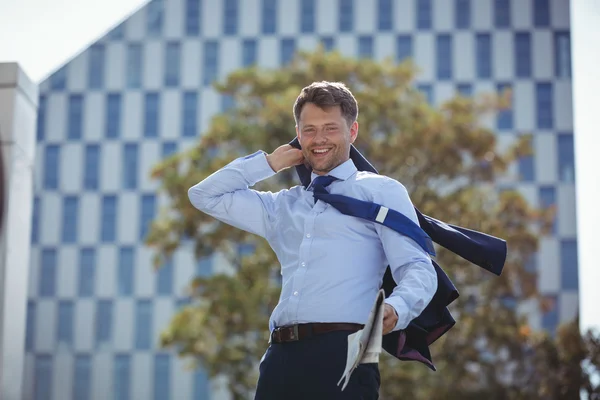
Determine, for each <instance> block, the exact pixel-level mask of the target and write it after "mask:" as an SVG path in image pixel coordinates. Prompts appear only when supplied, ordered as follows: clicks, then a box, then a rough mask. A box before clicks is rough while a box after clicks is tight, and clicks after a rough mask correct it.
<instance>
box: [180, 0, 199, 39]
mask: <svg viewBox="0 0 600 400" xmlns="http://www.w3.org/2000/svg"><path fill="white" fill-rule="evenodd" d="M201 8H202V3H201V0H186V1H185V10H186V11H185V14H184V15H185V34H186V35H187V36H198V35H200V21H201V19H200V10H201Z"/></svg>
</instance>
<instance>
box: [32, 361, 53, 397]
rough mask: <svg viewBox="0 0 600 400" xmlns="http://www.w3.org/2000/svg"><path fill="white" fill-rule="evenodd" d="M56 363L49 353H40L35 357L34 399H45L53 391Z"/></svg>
mask: <svg viewBox="0 0 600 400" xmlns="http://www.w3.org/2000/svg"><path fill="white" fill-rule="evenodd" d="M53 370H54V363H53V360H52V357H51V356H49V355H46V354H44V355H38V356H36V357H35V366H34V371H35V372H34V389H33V396H34V400H45V399H48V398H49V397H50V394H51V393H52V388H53V384H52V375H53Z"/></svg>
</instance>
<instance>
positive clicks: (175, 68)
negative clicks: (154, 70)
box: [164, 42, 181, 87]
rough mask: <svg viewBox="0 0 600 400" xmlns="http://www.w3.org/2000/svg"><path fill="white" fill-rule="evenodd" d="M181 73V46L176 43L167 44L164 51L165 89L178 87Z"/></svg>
mask: <svg viewBox="0 0 600 400" xmlns="http://www.w3.org/2000/svg"><path fill="white" fill-rule="evenodd" d="M180 71H181V46H180V45H179V43H178V42H168V43H167V49H166V51H165V76H164V84H165V86H166V87H176V86H179V75H180Z"/></svg>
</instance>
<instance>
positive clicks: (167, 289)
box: [156, 258, 173, 296]
mask: <svg viewBox="0 0 600 400" xmlns="http://www.w3.org/2000/svg"><path fill="white" fill-rule="evenodd" d="M156 293H157V294H158V295H159V296H171V295H172V294H173V259H172V258H169V259H168V260H167V262H165V264H164V265H163V266H161V267H160V268H159V269H158V272H157V276H156Z"/></svg>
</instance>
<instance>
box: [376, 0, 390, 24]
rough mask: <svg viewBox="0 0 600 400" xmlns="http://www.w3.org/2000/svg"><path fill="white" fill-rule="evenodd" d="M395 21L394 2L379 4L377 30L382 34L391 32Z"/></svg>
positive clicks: (380, 2)
mask: <svg viewBox="0 0 600 400" xmlns="http://www.w3.org/2000/svg"><path fill="white" fill-rule="evenodd" d="M393 20H394V5H393V3H392V0H379V1H378V2H377V29H379V30H380V31H382V32H385V31H391V30H392V27H393V26H392V25H393Z"/></svg>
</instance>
